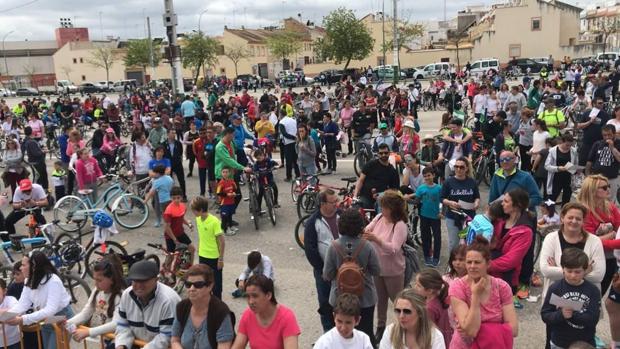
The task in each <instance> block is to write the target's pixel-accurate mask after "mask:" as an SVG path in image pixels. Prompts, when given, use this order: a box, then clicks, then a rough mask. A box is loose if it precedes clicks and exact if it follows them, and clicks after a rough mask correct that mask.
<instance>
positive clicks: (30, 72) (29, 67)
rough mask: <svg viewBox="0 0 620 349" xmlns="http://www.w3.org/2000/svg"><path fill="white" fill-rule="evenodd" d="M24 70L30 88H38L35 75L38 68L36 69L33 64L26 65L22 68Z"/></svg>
mask: <svg viewBox="0 0 620 349" xmlns="http://www.w3.org/2000/svg"><path fill="white" fill-rule="evenodd" d="M22 69H23V70H24V73H26V75H27V76H28V79H29V80H30V86H32V87H37V86H35V85H34V74H35V73H36V72H37V67H35V66H34V64H32V63H26V64H24V65H23V66H22Z"/></svg>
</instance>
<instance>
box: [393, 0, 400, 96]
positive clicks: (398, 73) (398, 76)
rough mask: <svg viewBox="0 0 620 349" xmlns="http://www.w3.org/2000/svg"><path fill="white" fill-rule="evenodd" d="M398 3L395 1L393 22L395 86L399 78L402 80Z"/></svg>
mask: <svg viewBox="0 0 620 349" xmlns="http://www.w3.org/2000/svg"><path fill="white" fill-rule="evenodd" d="M397 3H398V0H393V4H394V6H393V7H394V9H393V10H394V18H392V20H393V21H394V26H393V30H394V38H393V42H392V48H393V55H394V60H393V62H392V65H393V66H394V85H396V84H397V83H398V78H400V70H399V69H398V66H399V64H398V12H397Z"/></svg>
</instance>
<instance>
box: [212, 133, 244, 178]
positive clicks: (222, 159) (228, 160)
mask: <svg viewBox="0 0 620 349" xmlns="http://www.w3.org/2000/svg"><path fill="white" fill-rule="evenodd" d="M230 146H231V147H232V148H233V152H234V151H235V144H234V143H233V142H232V141H231V142H230ZM226 166H228V167H230V168H234V169H235V170H243V169H244V168H245V167H243V165H241V164H240V163H238V162H237V156H236V155H233V156H230V153H229V152H228V148H226V144H224V142H218V143H217V145H216V146H215V178H216V179H221V178H222V168H224V167H226Z"/></svg>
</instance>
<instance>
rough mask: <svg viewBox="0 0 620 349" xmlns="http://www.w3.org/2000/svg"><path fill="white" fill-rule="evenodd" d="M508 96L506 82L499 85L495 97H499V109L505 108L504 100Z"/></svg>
mask: <svg viewBox="0 0 620 349" xmlns="http://www.w3.org/2000/svg"><path fill="white" fill-rule="evenodd" d="M508 97H510V92H509V91H508V85H507V84H501V85H500V87H499V91H498V92H497V98H498V99H499V105H500V109H506V108H505V105H506V101H507V100H508Z"/></svg>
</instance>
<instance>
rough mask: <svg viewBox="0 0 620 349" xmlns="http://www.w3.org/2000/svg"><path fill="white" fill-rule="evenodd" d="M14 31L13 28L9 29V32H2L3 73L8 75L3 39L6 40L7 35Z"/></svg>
mask: <svg viewBox="0 0 620 349" xmlns="http://www.w3.org/2000/svg"><path fill="white" fill-rule="evenodd" d="M13 32H15V30H11V31H10V32H8V33H6V34H4V37H3V38H2V54H4V74H5V75H6V76H10V74H9V65H8V64H7V61H6V49H5V48H4V41H5V40H6V38H7V36H9V35H11V33H13Z"/></svg>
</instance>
